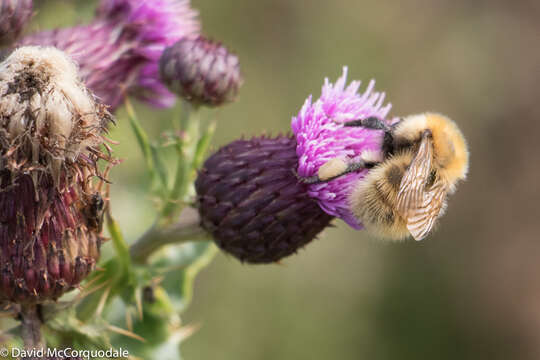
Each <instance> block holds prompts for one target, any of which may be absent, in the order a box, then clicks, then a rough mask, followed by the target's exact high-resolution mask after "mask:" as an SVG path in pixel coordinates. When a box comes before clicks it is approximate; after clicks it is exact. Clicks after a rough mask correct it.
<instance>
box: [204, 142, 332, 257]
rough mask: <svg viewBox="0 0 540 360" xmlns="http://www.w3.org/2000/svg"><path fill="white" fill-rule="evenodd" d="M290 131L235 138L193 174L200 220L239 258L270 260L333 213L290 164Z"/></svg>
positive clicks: (292, 157) (303, 238)
mask: <svg viewBox="0 0 540 360" xmlns="http://www.w3.org/2000/svg"><path fill="white" fill-rule="evenodd" d="M295 149H296V141H295V139H294V138H292V137H289V136H278V137H275V138H267V137H258V138H252V139H250V140H237V141H233V142H232V143H230V144H228V145H226V146H224V147H222V148H221V149H219V150H218V151H217V152H216V153H215V154H214V155H212V156H210V158H208V160H206V162H205V163H204V165H203V167H202V169H201V171H200V173H199V175H198V177H197V180H196V182H195V189H196V191H197V199H198V208H199V213H200V216H201V219H202V221H201V225H202V226H203V227H204V228H205V229H206V230H207V231H208V232H210V233H211V234H212V235H213V237H214V240H215V242H216V243H217V245H218V246H219V247H220V248H221V249H223V250H224V251H226V252H228V253H230V254H232V255H233V256H235V257H236V258H238V259H240V260H241V261H246V262H249V263H270V262H274V261H278V260H280V259H281V258H283V257H286V256H289V255H291V254H293V253H295V252H296V251H297V250H298V249H299V248H301V247H303V246H304V245H306V244H307V243H309V242H310V241H311V240H313V239H314V238H315V236H316V235H317V234H318V233H319V232H321V231H322V230H323V229H324V228H325V227H326V226H327V225H328V224H329V223H330V220H331V219H332V217H331V216H329V215H327V214H326V213H325V212H323V211H322V210H321V209H320V208H319V206H318V205H317V203H316V202H315V201H314V200H313V199H311V198H310V197H309V196H308V194H307V187H306V185H304V184H300V183H299V182H298V181H297V179H296V177H295V176H294V174H293V172H292V169H293V168H294V167H295V166H296V164H297V162H298V159H297V157H296V152H295Z"/></svg>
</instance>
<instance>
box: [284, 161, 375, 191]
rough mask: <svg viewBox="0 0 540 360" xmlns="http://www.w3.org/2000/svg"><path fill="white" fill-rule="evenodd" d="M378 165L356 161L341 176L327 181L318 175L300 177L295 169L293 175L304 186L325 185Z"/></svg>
mask: <svg viewBox="0 0 540 360" xmlns="http://www.w3.org/2000/svg"><path fill="white" fill-rule="evenodd" d="M377 164H378V163H377V162H371V161H370V162H366V161H362V160H358V161H355V162H353V163H350V164H348V165H347V168H346V169H345V170H343V171H342V172H340V173H339V174H337V175H335V176H332V177H328V178H325V179H321V178H320V177H319V175H318V174H317V175H313V176H306V177H302V176H300V175H298V173H297V172H296V170H295V169H293V173H294V176H296V178H297V179H298V181H299V182H301V183H302V184H308V185H311V184H320V183H325V182H328V181H332V180H334V179H337V178H339V177H342V176H343V175H347V174H350V173H352V172H355V171H358V170H362V169H371V168H372V167H374V166H376V165H377Z"/></svg>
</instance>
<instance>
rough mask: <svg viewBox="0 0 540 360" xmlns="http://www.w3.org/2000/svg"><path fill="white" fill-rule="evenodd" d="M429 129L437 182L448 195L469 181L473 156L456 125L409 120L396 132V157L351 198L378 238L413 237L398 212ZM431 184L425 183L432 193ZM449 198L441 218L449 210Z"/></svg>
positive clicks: (438, 119) (439, 119)
mask: <svg viewBox="0 0 540 360" xmlns="http://www.w3.org/2000/svg"><path fill="white" fill-rule="evenodd" d="M425 130H430V131H431V134H432V145H433V157H432V163H431V172H432V174H433V175H434V178H433V179H432V181H431V184H432V183H433V182H435V181H442V182H443V183H444V184H445V186H446V188H447V189H448V192H449V193H451V192H452V191H453V190H454V189H455V184H456V183H457V181H459V180H462V179H465V176H466V174H467V171H468V163H469V162H468V159H469V153H468V151H467V145H466V143H465V139H464V137H463V135H462V133H461V131H460V130H459V129H458V127H457V126H456V124H455V123H454V122H453V121H452V120H450V119H448V118H447V117H445V116H443V115H440V114H434V113H426V114H420V115H413V116H409V117H407V118H405V119H404V120H403V121H401V123H399V124H398V125H397V127H396V128H395V129H394V131H393V132H392V134H393V137H394V150H395V153H394V155H391V156H389V157H388V158H387V159H386V160H384V161H383V162H382V163H380V164H379V165H378V166H376V167H375V168H373V169H372V170H371V171H370V172H369V173H368V175H367V176H366V177H365V178H364V179H363V180H362V181H360V182H359V183H358V184H357V185H356V186H355V188H354V189H353V191H352V193H351V195H350V196H349V204H350V206H351V209H352V211H353V213H354V215H355V216H356V217H357V218H358V220H359V221H360V222H362V223H363V224H364V226H365V227H366V229H367V230H368V231H370V232H371V233H373V234H374V235H377V236H381V237H385V238H390V239H403V238H406V237H408V236H409V235H410V233H409V230H408V229H407V220H406V219H404V218H403V217H402V216H400V215H399V214H398V212H397V210H396V203H397V199H398V193H399V191H400V184H401V180H402V178H403V175H404V174H405V173H406V171H407V169H408V167H409V166H410V164H411V162H412V161H413V159H414V157H415V154H416V151H417V149H418V144H419V143H420V141H421V139H422V134H423V133H424V132H425ZM431 184H425V186H426V191H429V187H430V186H431ZM445 205H446V204H445V199H444V200H443V204H442V207H441V211H440V213H439V216H440V215H442V213H443V212H444V209H445Z"/></svg>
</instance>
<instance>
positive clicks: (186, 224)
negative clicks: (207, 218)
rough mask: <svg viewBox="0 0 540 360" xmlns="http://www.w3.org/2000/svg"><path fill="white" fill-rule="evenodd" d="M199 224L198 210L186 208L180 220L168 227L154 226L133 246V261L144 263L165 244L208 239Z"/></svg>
mask: <svg viewBox="0 0 540 360" xmlns="http://www.w3.org/2000/svg"><path fill="white" fill-rule="evenodd" d="M199 224H200V218H199V214H198V212H197V211H196V210H195V209H193V208H190V207H186V208H184V209H183V211H182V213H181V215H180V220H179V221H178V222H176V223H175V224H173V225H169V226H166V227H160V226H158V225H154V226H152V227H151V228H150V229H149V230H148V231H147V232H146V233H144V234H143V236H142V237H141V238H139V240H137V241H136V242H135V243H134V244H133V245H132V246H131V248H130V254H131V259H132V261H133V262H134V263H138V264H144V263H146V262H147V260H148V258H149V257H150V255H152V254H153V253H154V252H155V251H157V250H159V249H160V248H162V247H163V246H165V245H169V244H181V243H183V242H187V241H201V240H206V239H207V238H208V234H207V233H206V232H205V231H204V230H203V229H202V228H201V227H200V225H199Z"/></svg>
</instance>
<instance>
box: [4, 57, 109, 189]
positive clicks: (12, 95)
mask: <svg viewBox="0 0 540 360" xmlns="http://www.w3.org/2000/svg"><path fill="white" fill-rule="evenodd" d="M0 119H1V123H0V142H1V144H2V149H1V154H0V155H1V158H2V162H3V166H4V167H5V168H7V169H8V170H10V171H11V172H13V173H15V174H17V173H25V172H28V171H31V170H34V169H39V170H40V171H43V172H45V173H48V174H50V175H52V177H53V179H55V181H56V183H57V185H58V184H59V182H60V181H62V182H64V183H66V184H67V183H69V182H70V181H72V178H73V176H75V175H76V174H78V173H80V172H81V168H84V167H91V166H94V165H95V161H97V158H98V157H99V147H100V145H101V144H102V143H103V139H102V137H101V133H102V132H103V131H104V130H105V129H106V127H107V125H108V123H109V122H110V121H111V119H112V118H111V116H110V114H109V113H108V111H107V109H106V107H105V106H103V105H102V104H100V103H99V102H97V101H96V99H95V97H94V96H93V95H92V94H91V93H90V92H89V91H88V90H87V89H86V87H85V86H84V85H83V84H82V83H81V82H80V80H79V77H78V74H77V66H76V65H75V63H74V62H73V61H72V60H71V59H70V58H69V57H68V56H67V55H65V54H64V53H63V52H61V51H60V50H57V49H55V48H51V47H47V48H43V47H34V46H29V47H22V48H19V49H17V50H15V51H14V52H13V53H12V54H11V55H9V56H8V57H7V58H6V59H5V60H4V61H3V62H2V63H0ZM80 175H84V174H80Z"/></svg>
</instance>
